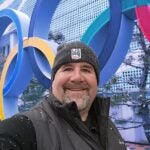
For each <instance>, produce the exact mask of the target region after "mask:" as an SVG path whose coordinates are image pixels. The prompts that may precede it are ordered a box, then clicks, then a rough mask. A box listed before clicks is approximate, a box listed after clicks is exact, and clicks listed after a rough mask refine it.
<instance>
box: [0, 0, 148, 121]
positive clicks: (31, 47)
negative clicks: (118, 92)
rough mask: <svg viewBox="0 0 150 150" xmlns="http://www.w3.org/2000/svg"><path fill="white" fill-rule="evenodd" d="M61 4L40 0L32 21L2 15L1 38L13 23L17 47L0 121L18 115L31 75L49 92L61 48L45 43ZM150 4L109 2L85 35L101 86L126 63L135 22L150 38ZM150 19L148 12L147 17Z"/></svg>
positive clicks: (2, 90)
mask: <svg viewBox="0 0 150 150" xmlns="http://www.w3.org/2000/svg"><path fill="white" fill-rule="evenodd" d="M59 2H60V0H55V1H50V0H44V1H43V0H37V3H36V5H35V8H34V10H33V13H32V16H31V19H29V18H28V17H27V16H26V15H25V14H23V13H21V12H19V11H16V10H12V9H4V10H2V11H0V26H1V28H0V36H1V37H2V34H3V32H4V30H5V29H6V27H7V26H8V25H9V24H10V23H11V22H13V23H14V24H15V25H16V30H17V34H18V45H17V46H16V47H14V48H13V50H11V52H10V54H9V55H8V57H7V60H6V62H5V64H4V67H3V71H2V75H1V81H0V119H4V118H8V117H10V116H12V115H14V114H15V113H17V112H18V108H17V100H18V96H19V95H20V94H21V93H22V92H23V91H24V90H25V88H26V87H27V85H28V84H29V82H30V80H31V78H32V74H35V76H36V77H37V79H38V80H39V82H40V83H41V84H43V85H44V86H45V87H46V88H49V87H50V85H51V79H50V72H51V67H52V65H53V60H54V57H55V54H56V48H57V46H58V45H57V44H56V43H54V42H48V41H47V40H46V39H47V34H48V31H49V24H50V22H51V19H52V16H53V13H54V11H55V10H56V8H57V5H58V4H59ZM149 3H150V1H149V0H137V1H131V0H122V1H120V0H109V4H110V7H109V8H108V9H106V10H105V11H104V12H102V13H101V14H99V16H98V17H97V18H96V19H95V20H94V21H93V22H92V24H91V25H90V26H89V27H88V28H87V30H86V32H85V33H84V34H83V35H82V37H81V41H83V42H85V43H86V44H88V45H90V46H91V47H93V49H94V50H95V53H96V54H97V56H98V59H99V62H100V65H101V68H100V70H101V75H100V80H101V82H100V83H101V84H104V83H105V82H106V81H107V80H108V79H109V78H110V77H111V76H112V75H113V74H114V73H115V71H116V70H117V69H118V67H119V65H120V64H121V62H122V61H123V59H124V57H125V55H126V53H127V50H128V47H129V44H130V41H131V37H132V31H133V26H134V20H135V19H136V18H137V19H138V20H139V23H140V25H141V27H142V28H143V30H142V31H143V33H146V34H148V35H149V33H150V32H149V28H146V27H145V24H146V20H144V25H143V19H142V15H143V11H144V10H149V7H148V6H147V5H149ZM49 4H51V5H49ZM137 7H138V8H137ZM141 7H143V9H141ZM43 8H44V9H43ZM47 12H50V13H49V14H48V13H47ZM135 12H136V14H137V16H136V15H135ZM116 16H117V17H116ZM149 16H150V13H149V12H148V13H147V17H149ZM41 27H42V28H41ZM145 28H146V29H145ZM148 37H149V36H148Z"/></svg>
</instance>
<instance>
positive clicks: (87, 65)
mask: <svg viewBox="0 0 150 150" xmlns="http://www.w3.org/2000/svg"><path fill="white" fill-rule="evenodd" d="M82 67H84V68H89V69H93V70H94V68H93V66H92V65H90V64H83V66H82Z"/></svg>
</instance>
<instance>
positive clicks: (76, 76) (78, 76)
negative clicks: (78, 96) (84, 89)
mask: <svg viewBox="0 0 150 150" xmlns="http://www.w3.org/2000/svg"><path fill="white" fill-rule="evenodd" d="M70 80H71V81H72V82H82V81H84V76H83V74H82V72H81V71H80V70H74V71H73V74H72V76H71V78H70Z"/></svg>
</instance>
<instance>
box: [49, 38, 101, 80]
mask: <svg viewBox="0 0 150 150" xmlns="http://www.w3.org/2000/svg"><path fill="white" fill-rule="evenodd" d="M72 62H86V63H89V64H91V65H92V66H93V68H94V70H95V72H96V77H97V83H99V62H98V59H97V57H96V55H95V53H94V51H93V50H92V49H91V48H90V47H89V46H87V45H85V44H84V43H83V42H80V41H75V42H69V43H64V44H61V45H59V46H58V48H57V54H56V57H55V60H54V64H53V67H52V71H51V80H52V81H53V80H54V77H55V74H56V72H57V70H58V69H59V68H60V67H61V66H62V65H64V64H67V63H72Z"/></svg>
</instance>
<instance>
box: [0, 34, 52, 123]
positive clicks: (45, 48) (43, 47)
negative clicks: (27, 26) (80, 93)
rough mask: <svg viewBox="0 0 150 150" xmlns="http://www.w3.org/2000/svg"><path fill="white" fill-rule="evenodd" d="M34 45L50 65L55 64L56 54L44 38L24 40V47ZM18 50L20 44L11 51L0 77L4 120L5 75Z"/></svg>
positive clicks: (1, 112)
mask: <svg viewBox="0 0 150 150" xmlns="http://www.w3.org/2000/svg"><path fill="white" fill-rule="evenodd" d="M29 46H31V47H34V48H37V50H39V51H41V52H42V53H43V54H44V56H45V57H46V58H47V60H48V62H49V64H50V66H53V62H54V57H55V54H54V52H53V49H52V47H51V46H50V45H49V44H48V43H47V42H46V41H45V40H43V39H41V38H38V37H31V38H27V39H24V40H23V48H26V47H29ZM17 51H18V46H17V45H16V46H15V47H14V48H13V49H12V50H11V51H10V53H9V55H8V57H7V59H6V62H5V64H4V67H3V70H2V74H1V79H0V120H3V119H4V118H5V115H4V108H3V87H4V83H5V77H6V73H7V70H8V68H9V65H10V63H11V61H12V60H13V58H14V57H15V56H16V55H17Z"/></svg>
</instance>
